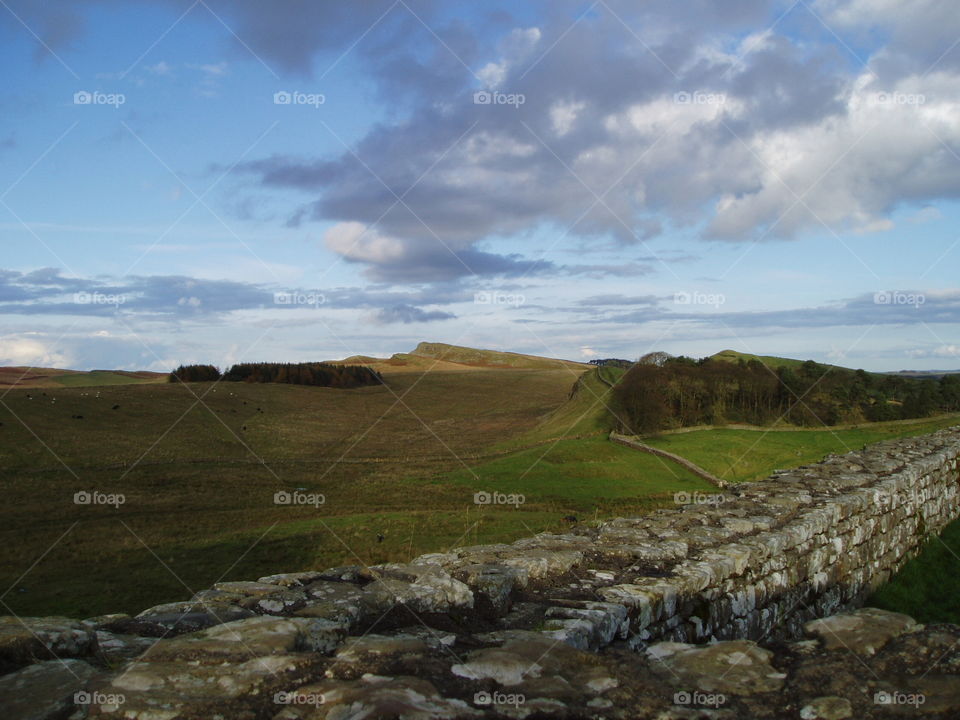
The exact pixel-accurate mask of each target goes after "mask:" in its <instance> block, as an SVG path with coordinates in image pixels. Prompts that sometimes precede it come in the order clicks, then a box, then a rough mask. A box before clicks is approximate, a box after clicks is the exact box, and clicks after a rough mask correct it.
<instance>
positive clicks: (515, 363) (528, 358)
mask: <svg viewBox="0 0 960 720" xmlns="http://www.w3.org/2000/svg"><path fill="white" fill-rule="evenodd" d="M333 362H340V363H344V364H347V365H358V364H360V365H368V366H369V367H372V368H373V369H374V370H376V371H377V372H380V373H395V372H428V371H430V372H438V371H452V370H460V371H462V370H499V369H506V368H509V369H513V370H560V369H568V370H572V371H574V372H576V373H581V372H583V371H584V370H589V369H590V368H591V367H593V366H592V365H589V364H587V363H579V362H574V361H572V360H559V359H555V358H547V357H539V356H537V355H524V354H522V353H513V352H501V351H499V350H479V349H477V348H470V347H463V346H460V345H448V344H446V343H428V342H422V343H420V344H419V345H417V347H416V348H415V349H414V350H413V351H411V352H409V353H395V354H394V355H392V356H390V357H389V358H375V357H370V356H368V355H352V356H350V357H348V358H346V359H344V360H335V361H333ZM574 377H575V376H571V381H572V380H573V379H574Z"/></svg>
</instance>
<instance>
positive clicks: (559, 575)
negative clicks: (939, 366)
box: [0, 428, 960, 720]
mask: <svg viewBox="0 0 960 720" xmlns="http://www.w3.org/2000/svg"><path fill="white" fill-rule="evenodd" d="M721 492H722V495H721V494H720V493H721ZM697 499H698V500H707V502H698V503H694V504H690V505H686V506H682V507H678V508H676V509H671V510H661V511H658V512H655V513H653V514H651V515H648V516H645V517H638V518H617V519H614V520H610V521H608V522H604V523H602V524H600V525H599V526H598V527H582V528H576V529H574V530H571V531H570V532H568V533H566V534H541V535H537V536H535V537H531V538H525V539H523V540H518V541H517V542H514V543H512V544H509V545H507V544H501V545H482V546H474V547H462V548H457V549H454V550H451V551H450V552H447V553H435V554H429V555H423V556H420V557H418V558H416V559H415V560H413V561H412V562H410V563H407V564H388V565H383V566H377V567H360V566H349V567H340V568H332V569H329V570H323V571H315V572H314V571H311V572H299V573H290V574H280V575H271V576H268V577H262V578H260V579H259V580H257V581H255V582H223V583H218V584H217V585H215V586H214V587H213V588H211V589H209V590H204V591H202V592H199V593H197V594H196V596H194V597H193V598H191V599H190V600H187V601H183V602H174V603H168V604H165V605H159V606H156V607H153V608H149V609H147V610H145V611H143V612H142V613H140V614H139V615H137V616H135V617H130V616H127V615H110V616H103V617H98V618H89V619H86V620H82V621H78V620H73V619H68V618H14V617H3V618H0V707H2V708H3V712H2V713H0V717H3V718H5V719H6V718H10V719H26V718H30V719H32V720H53V719H60V718H70V719H71V720H80V719H82V718H88V717H89V718H123V719H126V720H201V719H202V720H209V719H211V718H214V719H222V720H234V719H238V720H261V719H263V720H266V719H270V720H310V719H313V718H329V719H331V720H346V719H347V718H350V719H360V718H391V717H403V718H481V717H503V718H530V719H531V720H533V719H534V718H587V717H589V718H657V719H658V720H668V719H670V718H676V719H684V718H690V719H692V718H715V719H717V720H723V719H727V718H729V719H730V720H733V719H734V718H737V719H739V718H801V719H803V720H816V719H817V718H823V719H825V720H826V719H829V718H835V719H840V718H857V719H859V718H888V717H890V718H892V717H941V718H958V717H960V677H958V676H960V628H958V627H957V626H953V625H931V626H920V625H918V624H916V623H915V622H914V621H913V620H912V619H911V618H909V617H906V616H903V615H898V614H895V613H888V612H884V611H880V610H875V609H869V608H868V609H860V610H857V609H855V608H857V607H858V606H859V605H860V604H862V601H863V600H864V598H865V597H866V596H867V595H868V594H869V593H870V592H871V591H872V590H873V589H875V588H877V587H878V586H879V585H881V584H882V583H884V582H885V581H886V580H887V579H888V578H889V577H890V576H891V574H892V573H894V572H896V571H897V569H898V568H900V567H901V565H902V564H903V563H904V562H905V561H906V560H907V559H909V557H911V556H912V555H913V554H915V553H916V551H917V550H918V549H919V548H920V546H921V544H922V543H923V542H924V539H925V538H927V537H928V536H929V535H930V534H931V533H936V532H938V531H939V530H940V529H942V528H943V526H944V525H946V524H947V523H948V522H950V521H951V520H953V519H955V518H957V517H958V514H960V428H953V429H951V430H946V431H941V432H938V433H935V434H932V435H928V436H924V437H919V438H912V439H907V440H897V441H891V442H887V443H882V444H878V445H874V446H871V447H868V448H864V449H863V450H862V451H860V452H853V453H848V454H846V455H842V456H831V457H828V458H827V459H826V460H825V461H824V462H822V463H818V464H816V465H810V466H806V467H802V468H798V469H795V470H789V471H781V472H777V473H776V474H774V475H773V476H772V477H770V478H768V479H767V480H764V481H762V482H757V483H745V484H741V485H736V486H731V487H726V488H723V489H722V491H720V490H718V493H717V495H715V496H710V497H706V498H704V497H698V498H697Z"/></svg>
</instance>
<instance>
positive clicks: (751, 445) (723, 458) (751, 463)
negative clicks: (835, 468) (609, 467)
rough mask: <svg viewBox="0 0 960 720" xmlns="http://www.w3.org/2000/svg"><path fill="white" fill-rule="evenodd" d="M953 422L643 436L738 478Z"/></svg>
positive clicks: (957, 419)
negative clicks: (832, 428)
mask: <svg viewBox="0 0 960 720" xmlns="http://www.w3.org/2000/svg"><path fill="white" fill-rule="evenodd" d="M957 424H960V416H951V417H948V418H939V419H936V420H929V421H923V422H918V423H904V422H897V421H895V422H888V423H876V424H874V425H867V426H863V427H859V428H849V429H839V430H830V429H821V430H811V429H803V430H775V431H771V432H765V431H763V430H737V429H711V430H693V431H691V432H683V433H676V434H670V435H662V436H660V437H656V438H645V439H644V442H646V443H647V444H649V445H652V446H654V447H658V448H661V449H663V450H669V451H670V452H672V453H676V454H677V455H681V456H682V457H685V458H687V459H688V460H690V461H692V462H694V463H696V464H697V465H699V466H700V467H702V468H704V469H705V470H707V471H708V472H711V473H713V474H714V475H716V476H717V477H719V478H721V479H724V480H728V481H732V482H742V481H746V480H758V479H761V478H764V477H766V476H767V475H769V474H770V472H771V471H772V470H774V469H776V468H790V467H796V466H797V465H806V464H809V463H814V462H819V461H820V460H822V459H823V457H824V456H825V455H827V454H829V453H845V452H848V451H850V450H859V449H861V448H862V447H863V446H864V445H869V444H871V443H875V442H879V441H881V440H889V439H891V438H894V437H911V436H914V435H924V434H926V433H930V432H933V431H935V430H939V429H941V428H945V427H951V426H953V425H957Z"/></svg>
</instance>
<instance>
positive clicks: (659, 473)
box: [448, 437, 714, 513]
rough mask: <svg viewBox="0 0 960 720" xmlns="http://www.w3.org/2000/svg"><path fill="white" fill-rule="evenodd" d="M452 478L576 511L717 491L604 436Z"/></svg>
mask: <svg viewBox="0 0 960 720" xmlns="http://www.w3.org/2000/svg"><path fill="white" fill-rule="evenodd" d="M448 477H449V479H450V480H451V481H453V482H455V483H457V484H459V485H464V486H467V487H469V488H471V489H475V490H488V491H494V490H495V491H498V492H502V493H506V494H510V493H522V494H523V495H525V496H526V498H527V502H530V501H536V502H543V501H553V502H557V503H561V504H562V506H563V507H564V508H566V509H569V510H570V511H572V512H575V511H580V512H585V511H591V512H592V511H594V510H595V508H597V507H610V508H611V509H612V508H614V507H617V508H620V507H622V505H621V501H630V500H640V499H649V498H652V497H661V498H664V497H667V496H669V495H672V494H673V493H674V492H676V491H679V490H689V491H694V490H704V491H710V490H711V489H714V488H713V486H712V485H710V484H709V483H707V482H705V481H704V480H701V479H700V478H698V477H697V476H695V475H693V474H692V473H690V472H689V471H687V470H685V469H684V468H682V467H680V466H679V465H676V464H675V463H672V462H668V461H666V460H662V459H661V458H658V457H656V456H655V455H650V454H649V453H643V452H637V451H636V450H631V449H630V448H626V447H623V446H622V445H615V444H614V443H611V442H609V441H608V440H607V439H606V438H604V437H595V438H582V439H575V440H559V441H557V442H556V443H548V444H545V445H542V446H537V447H534V448H530V449H527V450H522V451H520V452H516V453H513V454H511V455H508V456H506V457H503V458H498V459H496V460H492V461H490V462H486V463H483V464H482V465H479V466H477V467H474V468H471V469H470V470H467V469H461V470H458V471H456V472H454V473H451V474H450V475H449V476H448ZM616 512H617V513H620V510H616Z"/></svg>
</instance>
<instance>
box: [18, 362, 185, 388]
mask: <svg viewBox="0 0 960 720" xmlns="http://www.w3.org/2000/svg"><path fill="white" fill-rule="evenodd" d="M166 379H167V373H158V372H149V371H147V370H137V371H128V370H90V371H88V372H85V371H82V370H64V369H62V368H36V367H23V366H19V367H0V388H11V387H18V388H58V387H94V386H100V385H131V384H137V383H141V384H142V383H156V382H164V381H166Z"/></svg>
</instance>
